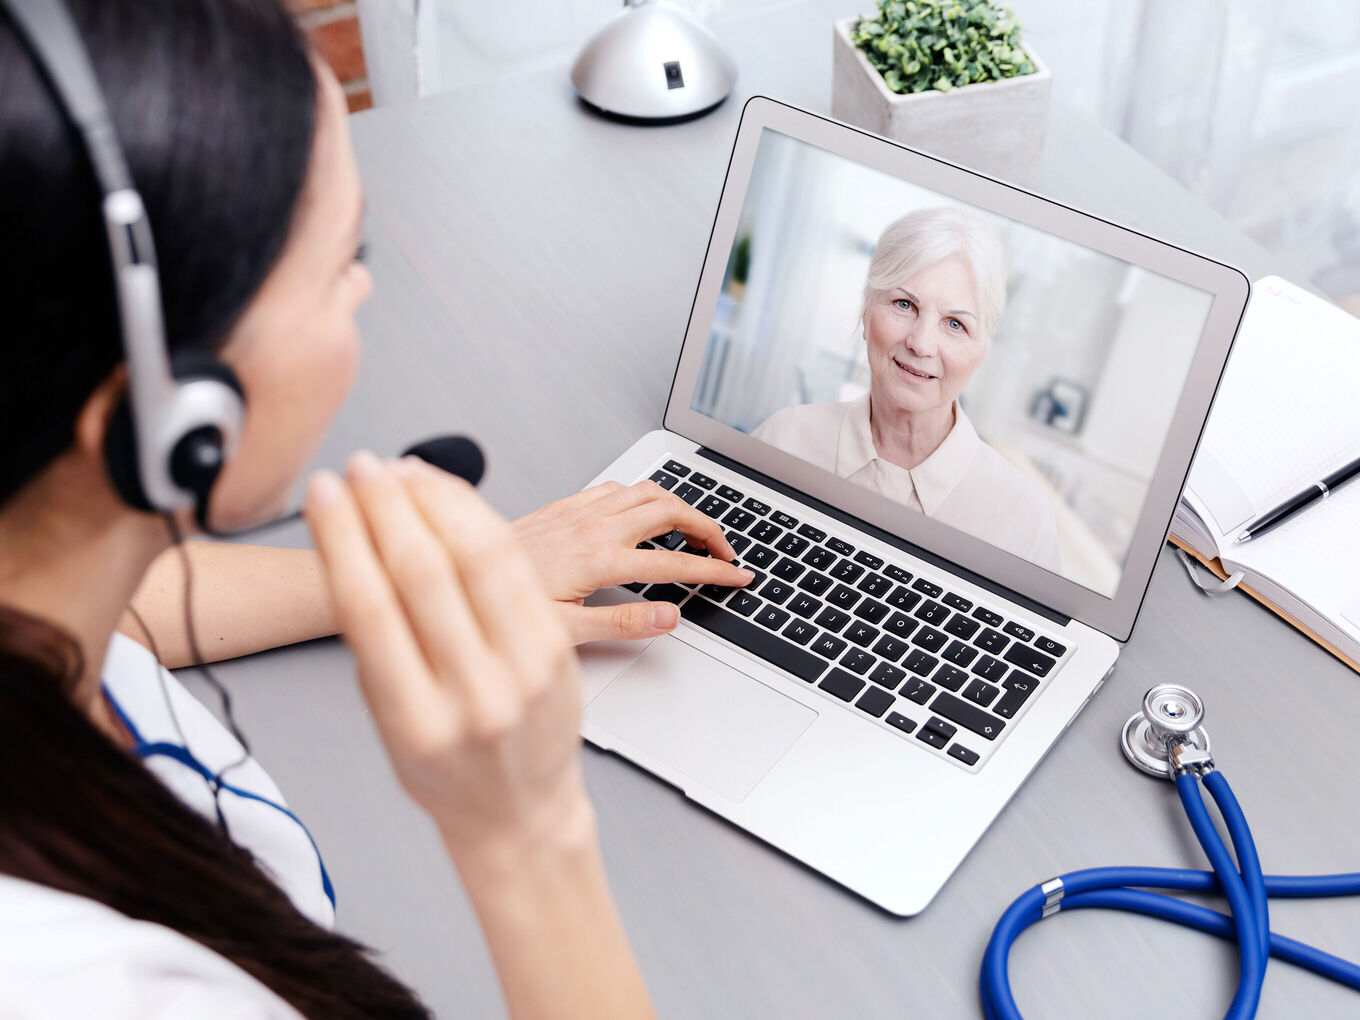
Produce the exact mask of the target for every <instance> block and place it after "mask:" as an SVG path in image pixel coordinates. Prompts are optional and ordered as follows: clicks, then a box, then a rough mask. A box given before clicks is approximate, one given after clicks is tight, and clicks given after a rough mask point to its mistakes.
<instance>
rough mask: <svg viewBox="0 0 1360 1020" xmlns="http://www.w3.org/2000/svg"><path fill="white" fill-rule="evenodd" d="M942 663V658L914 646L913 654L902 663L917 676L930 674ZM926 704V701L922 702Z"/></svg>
mask: <svg viewBox="0 0 1360 1020" xmlns="http://www.w3.org/2000/svg"><path fill="white" fill-rule="evenodd" d="M939 664H940V660H939V659H937V658H935V656H933V655H927V654H926V653H925V652H923V651H921V649H919V648H913V649H912V650H911V654H910V655H908V656H907V657H906V658H905V659H903V660H902V665H904V666H906V667H907V669H909V670H911V671H912V672H913V673H915V674H916V675H917V676H930V674H931V673H932V672H933V671H934V669H935V667H936V666H938V665H939ZM922 704H924V702H922Z"/></svg>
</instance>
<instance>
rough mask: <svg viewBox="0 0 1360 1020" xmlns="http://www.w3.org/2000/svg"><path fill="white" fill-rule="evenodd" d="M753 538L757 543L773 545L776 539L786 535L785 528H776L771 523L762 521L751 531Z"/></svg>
mask: <svg viewBox="0 0 1360 1020" xmlns="http://www.w3.org/2000/svg"><path fill="white" fill-rule="evenodd" d="M750 534H751V537H752V538H754V539H755V540H756V541H757V542H764V543H765V544H766V545H773V544H774V541H775V539H777V538H778V537H779V536H780V535H782V534H784V529H783V528H778V527H775V526H774V525H773V524H771V523H770V522H769V521H761V522H760V523H759V524H757V525H756V526H755V527H754V528H752V529H751V532H750Z"/></svg>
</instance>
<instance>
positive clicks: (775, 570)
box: [770, 556, 807, 581]
mask: <svg viewBox="0 0 1360 1020" xmlns="http://www.w3.org/2000/svg"><path fill="white" fill-rule="evenodd" d="M805 570H807V567H805V566H803V564H801V563H798V562H797V561H795V560H791V559H789V558H788V557H787V556H785V557H784V558H783V559H782V560H780V561H779V562H778V563H776V564H775V565H774V566H773V567H771V568H770V573H772V574H774V576H775V577H782V578H783V579H784V580H785V581H796V580H798V577H799V575H801V574H802V573H803V571H805Z"/></svg>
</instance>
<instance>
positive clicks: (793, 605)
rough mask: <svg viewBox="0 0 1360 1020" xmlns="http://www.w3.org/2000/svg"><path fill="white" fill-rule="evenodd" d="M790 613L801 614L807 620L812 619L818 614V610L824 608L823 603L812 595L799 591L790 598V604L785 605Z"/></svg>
mask: <svg viewBox="0 0 1360 1020" xmlns="http://www.w3.org/2000/svg"><path fill="white" fill-rule="evenodd" d="M784 608H785V609H787V610H788V611H789V612H790V613H793V614H794V615H796V616H801V617H802V618H803V619H805V620H810V619H812V618H813V617H814V616H816V615H817V610H819V609H821V608H822V604H821V603H820V602H818V601H817V600H816V599H814V598H813V597H812V596H811V595H807V594H804V593H803V592H801V591H800V592H797V593H796V594H795V595H794V596H793V598H791V599H789V604H788V605H787V606H785V607H784Z"/></svg>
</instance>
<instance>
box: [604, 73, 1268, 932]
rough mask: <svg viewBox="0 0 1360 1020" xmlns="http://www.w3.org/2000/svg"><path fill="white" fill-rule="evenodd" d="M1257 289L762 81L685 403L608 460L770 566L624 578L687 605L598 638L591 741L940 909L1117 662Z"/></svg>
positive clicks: (741, 132)
mask: <svg viewBox="0 0 1360 1020" xmlns="http://www.w3.org/2000/svg"><path fill="white" fill-rule="evenodd" d="M941 253H943V254H941ZM1249 291H1250V284H1249V282H1248V280H1247V279H1246V277H1245V276H1243V274H1242V273H1241V272H1240V271H1238V270H1237V269H1234V268H1231V267H1229V266H1227V265H1223V264H1221V263H1218V262H1215V261H1213V260H1211V259H1208V258H1205V257H1204V256H1201V255H1197V254H1194V253H1192V252H1189V251H1186V250H1184V249H1181V248H1178V247H1176V246H1174V245H1172V244H1168V243H1166V242H1164V241H1160V240H1157V239H1155V238H1152V237H1148V236H1146V235H1144V234H1141V233H1138V232H1137V231H1134V230H1131V229H1129V228H1127V227H1123V226H1120V225H1118V224H1114V223H1111V222H1108V221H1106V220H1103V219H1101V218H1099V217H1096V216H1093V215H1091V214H1089V213H1085V212H1082V211H1079V210H1077V209H1073V208H1070V207H1067V206H1064V205H1062V204H1060V203H1057V202H1054V201H1052V200H1051V199H1047V198H1043V197H1041V196H1039V195H1036V194H1034V193H1032V192H1028V191H1025V190H1022V189H1020V188H1018V187H1014V186H1011V185H1008V184H1005V183H1002V182H1001V181H998V180H994V179H992V178H989V177H986V176H984V175H981V174H978V173H975V172H973V171H971V170H968V169H965V168H962V167H959V166H955V165H952V164H950V163H948V162H945V161H943V160H941V159H938V158H935V157H932V156H930V155H927V154H925V153H922V152H917V151H914V150H912V149H910V148H906V147H904V146H901V145H898V144H896V143H894V142H890V141H887V140H885V139H883V138H880V137H877V136H875V135H872V134H869V133H866V132H864V131H861V130H858V129H856V128H854V127H850V126H847V125H845V124H841V123H838V122H836V121H833V120H829V119H827V118H825V117H821V116H818V115H815V114H812V113H808V112H805V111H802V110H799V109H797V108H794V107H792V106H788V105H785V104H782V103H779V102H776V101H774V100H771V99H767V98H764V97H755V98H753V99H751V100H750V101H749V102H747V104H746V106H745V108H744V110H743V113H742V117H741V123H740V127H739V129H738V132H737V137H736V141H735V144H734V146H733V149H732V155H731V160H730V162H729V165H728V170H727V177H726V181H725V183H724V186H723V191H722V197H721V199H720V201H719V204H718V209H717V213H716V216H715V219H714V222H713V229H712V233H711V236H710V238H709V243H708V250H707V253H706V255H705V257H704V262H703V268H702V270H701V272H700V276H699V284H698V289H697V292H696V294H695V298H694V303H693V307H692V310H691V313H690V319H689V324H688V328H687V330H686V333H685V338H684V342H683V344H682V346H681V349H680V353H679V362H678V365H677V367H676V372H675V378H674V381H673V384H672V387H671V392H670V397H669V400H668V402H667V405H666V410H665V414H664V418H663V421H662V425H663V427H662V428H661V429H658V430H656V431H653V432H650V433H648V434H647V435H644V436H642V437H641V438H640V439H638V440H637V441H636V442H635V443H634V444H633V445H632V446H631V447H629V448H628V450H627V451H625V452H624V453H623V454H622V455H621V456H619V457H618V459H617V460H615V461H614V462H613V463H612V464H610V465H609V467H607V468H606V469H605V470H604V471H602V472H601V473H600V474H599V476H598V477H597V478H595V479H594V481H593V482H592V484H598V483H600V482H603V481H605V480H608V479H613V480H617V481H619V482H623V483H629V484H631V483H634V482H637V481H640V480H644V479H652V480H654V481H655V482H657V484H659V485H661V486H662V487H664V488H666V489H668V490H669V491H670V492H671V493H673V494H674V495H675V496H677V497H678V498H679V499H682V500H684V501H685V502H686V503H689V504H691V505H693V506H695V507H697V508H698V509H699V510H700V511H702V512H703V513H705V514H707V515H708V516H710V517H712V518H713V519H715V520H717V521H719V522H720V524H721V526H722V527H723V529H724V531H725V533H726V534H727V536H728V538H729V540H730V541H731V542H732V544H733V546H734V548H735V549H736V550H737V553H738V562H740V563H741V564H742V565H744V566H747V567H749V568H751V569H753V570H754V571H756V574H757V577H756V580H755V582H754V583H752V584H750V585H749V586H748V587H746V588H743V589H739V590H733V589H725V588H713V587H707V586H705V587H698V588H692V587H687V586H683V585H650V586H648V585H642V584H633V585H629V586H627V587H626V588H619V589H613V590H611V591H609V592H605V593H600V595H599V596H598V597H597V598H598V599H599V600H604V601H609V600H621V599H651V600H667V601H671V602H675V603H677V604H678V605H679V608H680V613H681V623H680V625H679V626H678V628H677V629H676V630H675V632H674V633H673V634H670V635H667V636H665V637H662V638H658V639H656V640H653V641H651V642H647V643H623V642H618V643H608V642H606V643H601V644H597V645H593V646H590V647H587V648H586V649H584V650H583V656H582V660H583V667H584V674H583V675H584V685H585V689H584V694H585V707H584V712H583V721H582V734H583V736H584V737H585V739H587V740H588V741H590V742H591V743H592V744H595V745H596V746H598V747H600V748H604V749H607V750H609V751H612V752H615V753H617V754H619V755H621V756H623V757H624V758H626V759H628V760H630V761H632V762H634V763H636V764H637V765H639V766H641V767H642V768H643V769H645V770H647V771H649V772H651V773H654V774H655V775H656V776H658V777H659V778H660V779H662V780H664V781H665V782H666V783H668V784H671V785H672V786H674V787H676V788H678V789H679V790H681V791H683V793H684V795H685V796H686V797H688V798H690V799H692V800H693V801H695V802H696V803H698V804H700V805H702V806H703V807H705V808H707V809H708V810H710V811H712V812H714V813H716V814H718V815H721V816H722V817H723V818H726V819H728V820H729V821H731V822H733V823H735V824H736V825H738V826H740V827H742V828H744V829H746V830H747V831H748V832H750V833H751V834H752V835H754V836H756V837H758V838H759V839H761V840H764V841H765V842H767V843H769V844H770V845H772V846H774V847H777V848H779V849H780V850H782V851H784V852H785V853H787V854H789V855H791V856H793V857H795V858H797V859H798V860H800V861H802V862H804V863H805V864H807V865H808V866H810V867H811V868H814V869H816V870H817V871H819V872H821V873H822V874H823V875H825V876H827V877H828V878H830V879H832V880H833V881H835V882H838V883H840V884H841V885H843V886H845V887H846V888H848V889H850V890H852V891H854V892H855V893H857V894H859V895H860V896H862V897H864V898H866V899H868V900H870V901H872V902H873V903H875V904H877V905H878V906H880V907H882V908H883V909H884V910H887V911H889V912H891V913H893V914H896V915H903V916H906V915H911V914H915V913H917V912H919V911H921V910H922V909H924V908H925V907H926V905H927V904H928V903H929V902H930V901H931V899H932V897H933V896H934V895H935V894H936V892H937V891H938V890H939V889H940V888H941V887H942V886H943V884H944V882H945V881H946V880H947V879H948V877H949V875H950V874H951V873H952V872H953V871H954V869H955V868H956V867H957V866H958V865H959V863H960V862H961V861H962V860H963V858H964V856H965V855H966V854H967V853H968V851H969V849H970V848H971V847H972V846H973V844H974V843H976V842H977V840H978V839H979V838H980V837H981V836H982V834H983V832H984V831H985V830H986V829H987V827H988V825H990V824H991V822H992V820H993V819H994V818H995V817H996V816H997V814H998V813H999V812H1000V811H1001V810H1002V808H1003V807H1004V806H1005V804H1006V802H1007V801H1008V800H1009V799H1010V798H1011V797H1012V796H1013V795H1014V794H1015V792H1016V790H1017V789H1018V788H1019V786H1020V784H1021V783H1023V782H1024V781H1025V778H1026V777H1027V776H1028V775H1029V774H1030V772H1031V771H1033V769H1034V768H1035V766H1036V765H1038V764H1039V762H1040V760H1041V759H1042V758H1043V756H1044V754H1045V752H1047V751H1048V749H1049V748H1050V747H1052V746H1053V744H1054V742H1055V741H1056V740H1057V739H1058V738H1059V737H1060V736H1061V735H1062V733H1063V731H1064V730H1065V729H1066V728H1067V727H1068V726H1069V725H1070V724H1071V723H1072V721H1073V719H1074V718H1075V717H1076V715H1077V713H1079V712H1080V711H1081V709H1082V707H1083V706H1084V705H1085V704H1086V703H1087V701H1089V700H1090V699H1091V697H1092V696H1093V695H1094V694H1095V693H1096V691H1097V690H1098V689H1099V688H1100V686H1101V684H1102V683H1103V682H1104V680H1105V679H1106V678H1107V677H1108V676H1109V675H1110V673H1111V671H1112V670H1113V668H1114V665H1115V660H1116V658H1117V656H1118V654H1119V649H1120V645H1121V643H1122V642H1124V641H1127V640H1128V638H1129V636H1130V634H1131V632H1132V630H1133V626H1134V621H1135V619H1136V618H1137V616H1138V611H1139V608H1140V606H1141V604H1142V601H1143V597H1144V595H1145V593H1146V591H1147V587H1148V583H1149V580H1150V578H1151V575H1152V570H1153V567H1154V564H1155V562H1156V559H1157V555H1158V552H1159V550H1160V548H1161V546H1162V543H1163V542H1164V541H1165V540H1166V533H1167V528H1168V525H1169V523H1170V520H1171V516H1172V513H1173V510H1174V507H1175V504H1176V500H1177V497H1178V496H1179V493H1180V490H1181V486H1182V484H1183V482H1184V480H1185V477H1186V473H1187V471H1188V468H1189V465H1190V461H1191V457H1192V456H1193V454H1194V450H1195V445H1196V443H1197V442H1198V440H1199V436H1200V433H1201V431H1202V429H1203V425H1204V422H1205V419H1206V417H1207V414H1208V411H1209V407H1210V403H1211V401H1212V399H1213V395H1214V391H1215V388H1216V387H1217V384H1218V380H1219V378H1220V376H1221V374H1222V370H1223V368H1224V365H1225V362H1226V359H1227V356H1228V351H1229V348H1230V346H1231V344H1232V340H1233V337H1234V335H1235V332H1236V330H1237V326H1238V323H1239V322H1240V320H1241V317H1242V313H1243V311H1244V308H1245V306H1246V302H1247V299H1248V296H1249ZM941 436H943V438H941ZM643 545H644V546H649V547H650V546H655V547H658V548H665V549H672V550H679V551H682V552H687V553H689V554H692V555H706V553H705V552H704V551H703V550H702V549H699V548H697V547H694V546H692V545H691V544H690V543H688V542H687V541H686V540H685V536H684V535H682V534H680V533H679V532H673V533H670V534H666V535H658V536H655V538H654V539H652V540H650V541H648V542H645V543H643Z"/></svg>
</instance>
